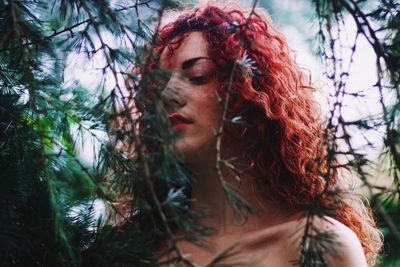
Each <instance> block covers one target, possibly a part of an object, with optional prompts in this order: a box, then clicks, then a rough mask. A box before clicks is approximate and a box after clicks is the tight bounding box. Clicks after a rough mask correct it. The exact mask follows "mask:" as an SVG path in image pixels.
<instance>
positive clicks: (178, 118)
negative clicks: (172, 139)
mask: <svg viewBox="0 0 400 267" xmlns="http://www.w3.org/2000/svg"><path fill="white" fill-rule="evenodd" d="M168 120H169V121H170V123H171V124H172V128H173V129H176V130H177V129H182V128H185V127H187V126H188V125H190V124H192V121H190V120H189V119H188V118H186V117H184V116H182V115H180V114H178V113H173V114H171V115H169V116H168Z"/></svg>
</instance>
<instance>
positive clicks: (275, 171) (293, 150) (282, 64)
mask: <svg viewBox="0 0 400 267" xmlns="http://www.w3.org/2000/svg"><path fill="white" fill-rule="evenodd" d="M171 14H173V12H171V13H170V14H169V15H168V14H167V15H166V16H167V17H168V16H169V17H171V16H173V15H171ZM178 14H179V16H178V17H177V18H174V20H173V21H172V22H170V23H167V24H165V25H163V26H160V27H159V28H158V29H157V32H156V34H157V39H156V43H155V46H154V52H155V54H156V56H155V57H154V60H156V58H157V56H159V55H160V54H161V52H162V51H164V50H165V49H168V50H169V54H170V55H172V54H173V50H174V49H176V48H177V47H179V44H180V43H181V42H182V41H183V40H184V38H185V37H186V36H187V35H188V34H189V33H190V32H193V31H199V32H202V33H203V35H204V37H205V39H206V40H207V42H208V43H209V51H208V52H209V57H210V58H211V59H213V60H214V61H215V62H216V65H217V66H218V69H219V73H218V76H217V77H218V79H219V80H220V81H221V86H220V87H219V88H217V90H218V93H219V95H220V96H222V97H225V96H226V95H227V94H228V93H229V94H230V100H229V109H228V110H229V113H228V119H227V120H226V122H225V123H226V127H225V131H226V133H227V134H229V135H230V136H231V137H232V139H233V140H236V141H237V140H240V142H239V144H238V142H235V145H238V146H240V151H242V153H243V157H244V158H245V159H246V161H247V162H248V163H249V166H250V168H251V170H252V171H255V173H257V174H258V176H259V177H260V182H261V183H262V185H263V187H262V189H261V190H263V191H264V192H265V195H268V196H269V197H272V198H273V199H275V200H279V201H284V202H285V203H287V205H290V206H291V207H295V208H297V209H298V210H306V209H307V208H309V207H310V206H312V205H314V206H316V207H318V208H324V207H325V208H331V207H333V206H334V207H335V208H334V212H333V214H332V215H331V216H332V217H334V218H335V219H337V220H338V221H340V222H341V223H343V224H345V225H346V226H348V227H349V228H351V229H352V230H353V231H354V232H355V233H356V234H357V236H358V238H359V240H360V242H361V244H362V247H363V249H364V253H365V255H366V258H367V261H368V263H369V265H371V266H372V265H374V264H375V263H376V259H377V255H378V252H379V250H380V248H381V246H382V240H381V235H380V233H379V231H378V230H377V228H376V225H375V222H374V219H373V217H372V214H371V211H370V209H369V208H368V207H367V206H366V205H365V204H364V202H363V201H362V200H361V197H360V196H358V195H356V194H354V193H352V192H350V191H348V190H347V191H346V189H345V188H343V186H341V185H340V184H341V183H342V180H343V179H345V177H344V176H343V175H341V174H340V173H339V172H338V171H337V167H335V160H334V158H333V156H332V155H331V154H330V153H328V149H327V148H326V146H327V144H328V143H329V142H328V138H329V134H327V133H326V132H327V131H324V128H325V127H324V124H323V121H322V120H321V118H320V117H321V116H320V112H319V108H318V105H317V103H316V102H315V100H314V98H313V91H314V87H313V85H312V84H311V82H310V79H309V78H308V77H307V75H306V74H305V72H304V71H303V70H302V69H301V68H300V67H299V66H298V65H297V64H296V62H295V61H294V59H293V58H292V56H291V50H290V49H289V48H288V45H287V42H286V40H285V38H284V37H283V35H282V34H281V33H280V32H279V31H278V29H277V28H276V27H275V26H274V25H273V23H272V21H271V18H270V17H269V15H268V14H267V13H266V12H265V11H263V10H260V9H252V10H247V11H243V9H242V8H240V7H238V6H237V5H235V4H226V5H218V4H214V3H213V4H207V5H205V6H197V7H195V8H193V9H189V10H187V11H184V12H178ZM153 64H156V62H153ZM231 74H233V75H231ZM237 116H240V117H241V118H242V119H243V120H245V121H246V123H245V124H241V125H240V124H239V125H238V124H234V123H229V121H231V120H230V119H233V118H234V117H237ZM337 188H341V189H342V190H343V191H342V192H345V194H341V197H340V198H334V196H333V194H329V192H331V191H332V190H336V189H337ZM343 196H344V197H343Z"/></svg>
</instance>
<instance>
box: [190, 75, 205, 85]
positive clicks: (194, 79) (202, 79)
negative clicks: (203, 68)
mask: <svg viewBox="0 0 400 267" xmlns="http://www.w3.org/2000/svg"><path fill="white" fill-rule="evenodd" d="M189 81H190V82H192V83H194V84H199V85H200V84H204V83H205V82H206V77H205V76H195V77H191V78H189Z"/></svg>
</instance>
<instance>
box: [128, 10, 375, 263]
mask: <svg viewBox="0 0 400 267" xmlns="http://www.w3.org/2000/svg"><path fill="white" fill-rule="evenodd" d="M174 15H176V13H173V12H170V13H167V14H164V18H167V19H170V20H171V22H168V23H165V22H163V23H162V24H161V25H159V28H158V29H157V31H156V34H157V39H156V42H155V45H154V46H153V48H154V50H153V52H154V55H153V56H152V57H149V58H147V60H148V61H150V64H149V65H148V66H149V67H143V68H142V69H141V70H138V72H141V73H142V74H144V73H145V72H146V71H147V70H149V69H150V70H151V69H156V68H158V67H159V66H160V67H161V68H162V69H163V70H164V71H166V72H168V73H169V76H168V77H167V80H166V82H165V85H164V88H163V90H162V92H161V107H162V110H163V112H164V114H165V116H167V117H168V120H169V122H170V130H171V131H172V132H173V133H174V134H175V136H176V138H175V139H174V140H173V141H172V143H171V144H170V145H169V146H168V150H169V152H171V153H172V154H173V155H174V156H175V157H176V158H177V159H178V160H179V161H180V162H182V163H183V164H184V165H185V166H186V167H188V169H189V170H190V171H191V172H192V173H193V174H194V177H195V179H194V181H193V183H192V185H191V197H192V199H193V202H192V204H191V207H190V209H191V211H200V210H202V208H203V207H204V206H207V207H208V208H209V209H208V210H209V212H208V215H207V216H206V217H205V218H203V219H202V221H201V222H202V223H203V224H204V225H206V226H208V227H212V228H214V229H215V234H213V235H211V236H210V237H207V238H206V241H208V249H204V248H199V247H198V246H196V245H194V244H192V243H190V242H188V241H180V242H178V243H177V251H179V253H181V254H180V255H181V257H184V258H186V259H187V260H189V261H191V262H193V263H196V264H199V265H200V266H204V265H206V264H209V263H211V262H212V261H213V259H215V257H217V256H218V255H220V254H221V253H223V252H224V251H225V252H226V251H227V250H229V249H230V248H231V247H232V246H233V248H232V252H235V253H233V255H231V257H228V258H227V259H226V260H225V261H224V264H228V263H236V264H238V263H240V264H242V265H243V266H253V265H254V266H292V265H293V263H296V262H297V263H299V264H302V265H307V260H310V259H311V258H313V256H316V255H317V257H316V260H319V261H325V262H326V263H327V266H367V264H368V265H369V266H372V265H374V264H375V262H376V258H377V253H378V251H379V249H380V246H381V238H380V235H379V232H378V230H377V229H376V226H375V223H374V220H373V218H372V217H371V215H370V213H369V212H368V210H367V208H366V207H365V206H364V205H363V204H362V202H361V200H360V199H359V197H358V196H355V195H353V194H352V193H350V192H346V190H345V188H341V186H340V184H342V180H343V178H342V177H340V175H339V173H338V172H337V171H336V168H335V167H334V163H335V162H334V160H332V159H330V157H328V155H329V154H328V153H327V152H326V151H327V148H326V143H325V140H326V139H327V137H326V135H324V134H323V132H324V130H323V129H324V128H323V126H322V122H321V121H320V118H319V113H318V109H317V105H316V103H315V102H314V100H313V98H312V91H313V87H312V85H311V84H310V82H309V81H308V80H307V78H306V77H305V75H304V73H303V72H302V70H301V69H300V68H299V66H298V65H297V64H296V63H295V62H294V60H293V58H292V57H291V55H290V50H289V48H288V47H287V43H286V41H285V39H284V37H283V36H282V34H281V33H279V31H278V30H277V29H276V28H275V26H274V25H273V24H272V22H271V19H270V18H269V16H268V15H267V14H266V13H265V12H264V11H262V10H258V9H253V10H250V11H244V10H243V9H241V8H240V7H238V6H236V5H233V4H228V5H217V4H207V5H205V6H198V7H196V8H193V9H190V10H186V11H183V12H178V15H179V16H178V17H175V18H174V19H171V18H172V17H173V16H174ZM138 69H140V68H138ZM140 84H142V85H144V84H146V81H143V80H142V81H141V82H140ZM140 84H139V87H140ZM147 87H148V86H147ZM142 89H143V88H142ZM139 102H140V101H139ZM139 102H136V103H139ZM139 105H140V104H139ZM141 108H142V109H143V107H139V109H141ZM137 141H138V140H135V141H134V142H135V145H138V143H137ZM324 151H325V152H324ZM338 188H340V190H338ZM229 190H233V191H235V192H236V193H238V194H239V195H240V196H241V197H242V198H243V199H244V200H245V201H244V202H240V201H239V202H240V204H238V205H242V207H245V208H246V209H250V208H249V207H250V206H251V207H252V209H251V210H253V211H254V215H251V214H250V215H247V216H242V217H241V219H242V220H237V216H236V215H237V214H236V213H235V212H234V211H233V209H232V208H231V205H230V203H229V201H228V200H227V197H226V196H227V195H228V196H229V195H230V191H229ZM334 191H335V192H340V197H338V195H339V193H336V194H334V193H332V192H334ZM310 210H311V212H310ZM315 214H319V215H320V216H317V215H315ZM318 233H320V234H321V233H325V234H326V236H325V239H326V240H325V241H327V242H328V243H329V242H330V241H332V240H333V241H334V242H333V243H332V244H331V243H329V244H328V249H329V251H328V250H327V249H326V248H324V247H323V246H322V247H319V248H318V244H317V245H315V244H316V243H315V242H316V241H315V240H316V238H315V236H317V234H318ZM313 237H314V239H313ZM331 248H332V249H331ZM318 249H319V250H318ZM318 252H322V254H323V256H322V257H319V256H318V255H319V254H318ZM307 253H309V254H307ZM310 253H311V254H312V253H314V255H311V254H310ZM183 255H185V256H183ZM173 256H176V253H175V254H174V253H173V254H170V255H167V256H165V255H164V259H165V260H167V258H168V257H173ZM314 258H315V257H314ZM308 263H309V264H311V265H312V264H313V263H312V262H311V263H310V262H308ZM314 264H315V262H314Z"/></svg>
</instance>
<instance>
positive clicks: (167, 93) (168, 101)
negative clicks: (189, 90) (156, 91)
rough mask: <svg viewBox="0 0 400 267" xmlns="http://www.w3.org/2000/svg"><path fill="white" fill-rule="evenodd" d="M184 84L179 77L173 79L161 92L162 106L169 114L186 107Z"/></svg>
mask: <svg viewBox="0 0 400 267" xmlns="http://www.w3.org/2000/svg"><path fill="white" fill-rule="evenodd" d="M181 83H182V82H181V81H180V79H179V78H178V77H173V76H172V77H171V78H170V79H169V81H168V83H167V85H166V86H165V88H164V90H163V91H162V92H161V106H162V107H163V108H164V109H165V110H166V111H167V112H168V113H171V112H174V111H176V110H178V109H179V108H181V107H183V106H185V105H186V100H185V98H184V96H183V95H182V91H183V90H182V89H183V88H182V86H180V84H181Z"/></svg>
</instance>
